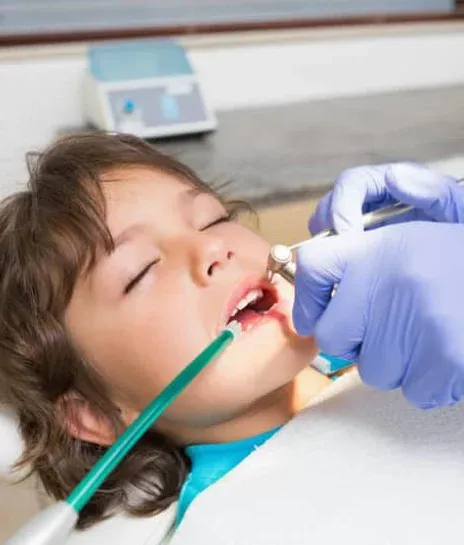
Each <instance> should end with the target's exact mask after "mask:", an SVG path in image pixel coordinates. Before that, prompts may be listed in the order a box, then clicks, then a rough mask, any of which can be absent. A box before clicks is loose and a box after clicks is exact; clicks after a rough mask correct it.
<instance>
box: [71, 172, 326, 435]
mask: <svg viewBox="0 0 464 545" xmlns="http://www.w3.org/2000/svg"><path fill="white" fill-rule="evenodd" d="M107 178H108V180H110V179H112V180H114V179H117V181H106V182H104V183H103V189H104V193H105V197H106V200H107V223H108V226H109V228H110V231H111V233H112V235H113V237H114V239H115V241H116V245H117V247H116V250H115V251H114V253H112V254H111V255H105V256H103V257H102V258H101V259H100V260H99V262H98V263H97V266H96V267H95V269H94V270H92V272H91V273H90V275H89V276H88V277H86V278H85V279H82V280H81V281H80V282H79V283H78V285H77V287H76V290H75V292H74V295H73V298H72V301H71V303H70V305H69V307H68V310H67V314H66V323H67V327H68V329H69V331H70V333H71V336H72V338H73V340H74V341H75V342H76V343H77V346H78V347H79V348H80V349H81V350H82V351H83V354H84V357H85V358H86V359H88V360H89V361H90V362H91V363H92V365H94V366H95V367H96V368H97V369H98V371H99V372H100V373H101V374H102V375H103V377H104V378H105V379H106V380H107V381H108V383H109V384H110V386H111V387H112V389H113V392H114V396H115V401H116V402H117V403H120V405H123V406H124V407H126V408H129V409H130V410H131V411H132V413H133V415H134V416H135V415H136V414H137V412H138V411H141V410H142V409H143V408H144V407H145V406H146V405H147V404H148V403H149V402H150V401H151V400H152V398H153V397H155V396H156V395H157V394H159V392H160V391H161V390H162V389H163V388H164V387H165V386H166V385H167V384H168V382H169V381H171V380H172V379H173V378H174V377H175V376H176V375H177V374H178V373H179V372H180V371H181V370H182V369H183V368H184V367H185V366H186V365H187V364H188V363H189V362H190V361H191V360H192V359H193V358H194V357H195V356H196V355H197V354H198V353H199V352H200V351H201V350H203V349H204V348H205V347H206V345H207V344H208V343H210V342H211V341H212V340H213V339H214V338H215V337H216V335H217V334H218V333H219V332H220V331H221V330H222V329H223V328H224V327H225V326H226V324H227V322H228V320H229V318H230V312H231V305H233V304H234V302H236V301H237V298H240V297H241V296H243V295H245V294H246V293H247V292H249V291H250V290H252V289H258V288H261V289H264V291H265V293H267V297H270V296H272V291H273V290H274V289H275V291H276V294H277V295H276V297H277V299H278V302H277V303H276V305H275V306H274V308H273V309H272V311H270V312H269V314H268V315H264V316H262V317H259V316H258V315H257V314H255V313H248V315H247V313H246V312H245V313H242V314H241V318H239V319H243V320H244V322H246V324H247V327H248V326H250V325H252V327H250V329H248V330H247V331H246V332H245V333H243V334H242V335H241V337H240V338H239V340H237V341H235V342H234V343H233V344H232V345H231V346H230V347H229V348H228V349H227V351H226V352H225V353H224V354H223V355H222V356H221V357H220V358H219V359H218V360H216V361H215V362H213V363H212V364H211V365H210V366H209V367H208V368H206V369H205V370H204V371H203V372H202V373H201V374H200V375H199V376H198V377H197V378H196V379H195V381H194V382H193V383H192V384H191V385H190V386H189V387H188V388H187V389H186V391H185V392H184V393H183V394H182V395H181V396H180V397H179V398H178V400H177V401H176V402H175V403H174V404H173V405H172V406H171V408H169V409H168V411H167V412H166V413H165V414H164V416H163V418H162V419H161V420H160V426H161V427H162V429H163V431H164V430H166V429H167V430H169V429H170V426H172V427H173V429H186V430H192V429H193V430H194V429H201V428H205V427H209V426H213V425H217V424H220V423H222V422H227V421H230V420H231V419H234V418H237V417H239V416H240V415H243V414H244V413H246V412H247V411H250V410H253V406H255V405H256V404H259V401H260V400H262V399H264V398H265V397H266V396H268V394H271V395H272V392H275V391H277V390H279V389H280V388H281V387H283V386H284V385H287V384H288V383H289V382H290V381H291V380H292V379H293V378H294V377H295V375H297V374H298V373H299V372H300V371H301V370H302V369H303V368H304V367H305V366H307V364H308V362H309V361H310V360H311V359H312V358H313V357H314V356H315V354H316V347H315V344H314V342H313V341H312V339H308V338H301V337H298V336H297V335H296V333H295V331H294V329H293V327H292V324H291V318H290V317H291V304H292V298H293V291H292V287H291V286H290V285H289V284H287V283H286V282H285V281H283V280H282V279H281V278H280V277H279V278H278V279H277V281H276V284H275V288H273V287H272V286H271V285H269V284H268V283H267V281H266V278H265V266H266V260H267V255H268V251H269V245H268V244H267V243H266V242H265V241H264V240H263V239H261V238H260V237H259V236H257V235H256V234H254V233H253V232H252V231H250V230H248V229H246V228H245V227H243V226H240V225H238V224H237V223H235V222H233V221H225V222H218V220H220V218H222V217H224V216H225V215H226V213H225V210H224V208H223V206H222V205H221V204H220V202H219V201H218V200H217V199H216V198H215V197H214V196H212V195H208V194H204V193H197V192H195V191H194V190H192V186H189V185H188V184H186V183H182V182H180V181H178V180H177V179H175V178H173V177H172V176H169V175H167V174H164V173H161V172H156V171H153V170H149V169H144V168H131V169H130V170H129V169H126V170H120V171H118V172H117V173H111V176H110V175H109V174H108V175H107ZM143 271H145V273H143ZM135 278H138V281H135V280H134V279H135ZM274 297H275V295H274ZM238 316H239V315H238ZM247 327H245V329H247ZM187 435H188V436H189V438H190V440H191V437H192V434H191V433H189V434H187Z"/></svg>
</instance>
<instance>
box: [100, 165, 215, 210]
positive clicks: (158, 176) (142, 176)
mask: <svg viewBox="0 0 464 545" xmlns="http://www.w3.org/2000/svg"><path fill="white" fill-rule="evenodd" d="M100 183H101V186H102V190H103V194H104V196H105V199H106V201H107V203H111V202H112V201H120V199H121V198H125V199H133V200H137V199H143V198H158V199H162V200H169V199H179V198H184V197H185V198H190V197H194V196H196V195H199V194H207V195H212V196H215V195H214V193H213V192H212V191H211V190H209V189H208V188H207V186H206V185H204V186H202V185H200V184H198V183H195V182H194V181H193V180H189V179H186V178H182V177H180V176H179V175H176V174H174V173H170V172H166V171H163V170H159V169H156V168H149V167H144V166H140V167H139V166H128V167H122V168H113V169H111V170H107V171H105V172H104V173H103V174H102V175H101V176H100Z"/></svg>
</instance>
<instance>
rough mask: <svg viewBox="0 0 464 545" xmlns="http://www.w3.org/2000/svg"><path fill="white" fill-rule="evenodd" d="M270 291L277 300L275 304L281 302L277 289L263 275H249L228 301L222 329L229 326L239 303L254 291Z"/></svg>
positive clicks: (222, 318)
mask: <svg viewBox="0 0 464 545" xmlns="http://www.w3.org/2000/svg"><path fill="white" fill-rule="evenodd" d="M258 289H261V290H266V291H270V292H271V293H272V295H273V297H274V299H275V304H277V303H278V302H279V299H280V298H279V294H278V291H277V289H276V287H275V286H274V285H273V284H271V282H269V280H267V279H266V278H265V277H264V276H263V275H249V276H247V277H245V278H243V279H242V280H241V282H240V283H239V284H238V286H237V287H236V288H235V290H234V291H233V293H232V297H230V299H229V300H228V301H227V304H226V306H225V309H224V312H223V313H222V316H221V324H220V325H221V329H223V328H224V327H226V326H227V324H228V323H229V321H230V316H231V314H232V312H233V310H234V309H235V307H236V306H237V303H238V302H239V301H240V300H241V299H243V297H245V295H247V293H249V292H250V291H252V290H258Z"/></svg>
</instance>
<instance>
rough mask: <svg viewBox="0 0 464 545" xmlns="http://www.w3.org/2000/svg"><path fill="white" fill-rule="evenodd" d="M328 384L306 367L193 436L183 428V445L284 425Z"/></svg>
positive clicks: (239, 436)
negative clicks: (246, 407)
mask: <svg viewBox="0 0 464 545" xmlns="http://www.w3.org/2000/svg"><path fill="white" fill-rule="evenodd" d="M330 384H331V380H330V379H329V378H327V377H326V376H325V375H322V374H321V373H319V372H318V371H316V370H315V369H313V368H311V367H306V368H305V369H304V370H303V371H301V372H300V373H299V374H298V375H297V376H296V377H295V378H294V379H293V380H292V382H290V383H289V384H286V385H285V386H283V387H282V388H280V389H279V390H277V391H275V392H272V393H271V394H269V395H268V396H266V397H264V398H262V399H260V400H259V401H258V402H257V403H255V404H254V405H253V406H252V407H250V409H249V410H248V411H247V412H246V413H244V414H242V415H240V416H238V417H237V418H234V419H233V420H230V421H228V422H223V423H221V424H218V425H215V426H210V427H208V428H205V429H204V430H201V431H200V430H198V429H197V430H195V439H194V440H192V439H193V438H189V436H188V435H189V434H188V431H187V430H183V431H184V432H185V433H182V435H183V437H182V440H181V441H179V442H181V443H182V444H184V445H186V444H187V445H188V444H194V443H195V444H204V443H229V442H231V441H238V440H240V439H245V438H247V437H252V436H254V435H258V434H260V433H264V432H266V431H269V430H271V429H273V428H276V427H278V426H282V425H284V424H286V423H287V422H288V421H289V420H290V419H291V418H292V417H293V416H294V415H295V414H296V413H298V412H299V411H300V410H301V409H303V408H305V407H306V406H307V405H308V404H309V403H310V402H311V400H312V399H313V398H315V397H316V396H317V395H318V394H319V393H320V392H321V391H322V390H323V389H325V388H327V386H329V385H330Z"/></svg>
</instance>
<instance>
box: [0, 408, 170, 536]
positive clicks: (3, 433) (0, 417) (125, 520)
mask: <svg viewBox="0 0 464 545" xmlns="http://www.w3.org/2000/svg"><path fill="white" fill-rule="evenodd" d="M0 445H1V447H0V479H3V480H5V481H7V482H9V483H15V482H17V481H18V480H19V479H21V477H23V476H24V475H22V474H20V473H18V472H14V471H13V465H14V463H15V462H16V460H18V458H19V456H20V455H21V452H22V449H23V445H22V441H21V437H20V434H19V430H18V422H17V418H16V417H15V415H14V414H13V413H11V412H10V411H9V410H7V409H5V408H4V407H0ZM17 486H22V485H20V484H18V485H17ZM12 491H13V495H14V486H13V488H12ZM30 494H36V495H37V497H36V498H32V499H33V500H35V503H36V504H37V505H38V506H39V509H43V508H44V507H45V506H46V505H47V504H49V503H51V502H52V500H51V499H49V498H48V497H46V496H45V495H44V494H43V493H42V492H40V491H39V490H38V489H35V488H34V487H30ZM13 502H14V499H13ZM176 507H177V503H175V504H172V505H171V506H170V507H169V508H168V509H166V510H165V511H163V512H162V513H160V514H159V515H156V516H153V517H143V518H142V517H137V518H136V517H131V516H128V515H125V514H123V513H121V514H117V515H115V516H114V517H111V518H109V519H107V520H105V521H103V522H101V523H99V524H97V525H95V526H93V527H92V528H89V529H88V530H84V531H74V532H73V534H72V535H71V536H70V539H69V541H68V542H67V543H66V544H63V545H100V544H101V543H111V544H112V545H119V544H121V545H123V544H124V545H126V544H127V543H134V544H135V543H136V544H137V545H167V544H168V542H169V538H170V535H172V528H173V525H174V521H175V517H176ZM3 517H4V514H2V513H1V512H0V521H1V520H2V519H3ZM23 522H26V521H23ZM0 541H1V539H0Z"/></svg>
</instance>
